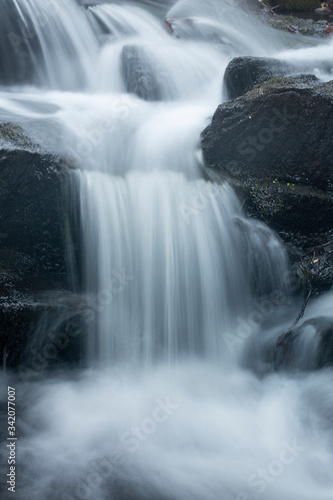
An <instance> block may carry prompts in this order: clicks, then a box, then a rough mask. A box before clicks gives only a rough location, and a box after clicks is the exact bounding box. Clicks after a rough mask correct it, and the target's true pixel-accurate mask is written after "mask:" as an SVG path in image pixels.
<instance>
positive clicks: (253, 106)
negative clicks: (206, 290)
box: [202, 76, 333, 236]
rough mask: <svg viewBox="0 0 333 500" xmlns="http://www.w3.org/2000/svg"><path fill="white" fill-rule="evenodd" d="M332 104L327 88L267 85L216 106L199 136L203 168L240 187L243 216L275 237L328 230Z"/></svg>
mask: <svg viewBox="0 0 333 500" xmlns="http://www.w3.org/2000/svg"><path fill="white" fill-rule="evenodd" d="M332 99H333V85H332V82H328V83H322V82H319V81H317V80H316V79H315V78H314V77H309V76H300V77H293V78H282V79H271V80H268V81H267V82H266V83H263V84H262V85H258V86H256V87H255V88H254V89H253V90H252V91H250V92H248V93H247V94H246V95H245V96H243V97H240V98H238V99H235V100H233V101H229V102H227V103H225V104H222V105H221V106H219V108H218V109H217V110H216V113H215V115H214V117H213V120H212V123H211V124H210V125H209V126H208V127H207V128H206V130H205V131H204V132H203V134H202V147H203V153H204V158H205V161H206V164H207V166H209V167H210V168H213V169H216V170H217V171H219V172H221V173H223V174H224V175H225V176H227V178H232V179H234V180H235V181H236V183H238V185H240V186H242V187H243V188H244V193H245V194H244V197H245V198H246V199H247V203H248V205H249V209H250V212H252V213H253V214H254V215H255V216H257V217H259V218H261V219H263V220H265V221H266V222H268V223H269V224H270V225H271V226H272V227H273V228H275V229H276V230H278V231H281V232H287V233H288V232H289V233H293V234H294V235H303V236H310V235H311V234H312V235H313V234H317V233H328V232H329V231H330V230H331V229H332V221H333V197H332V189H333V169H332V165H333V149H332V145H331V141H330V139H329V136H330V129H331V127H332V116H333V115H332V113H331V109H332ZM281 145H283V147H281Z"/></svg>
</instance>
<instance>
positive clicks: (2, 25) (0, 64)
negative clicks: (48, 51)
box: [0, 2, 41, 85]
mask: <svg viewBox="0 0 333 500" xmlns="http://www.w3.org/2000/svg"><path fill="white" fill-rule="evenodd" d="M21 7H22V6H21ZM27 19H28V21H27V23H26V24H25V23H24V22H23V21H22V12H21V11H20V7H19V6H18V5H17V4H16V2H11V3H10V4H9V3H8V2H2V5H0V83H1V84H3V85H9V84H15V83H27V82H29V83H32V82H33V81H34V76H33V73H34V71H33V66H34V64H33V54H35V57H36V59H37V60H38V59H39V57H38V55H40V54H41V47H40V45H39V42H38V37H37V36H36V33H35V31H34V29H33V26H32V25H31V24H30V22H29V18H27Z"/></svg>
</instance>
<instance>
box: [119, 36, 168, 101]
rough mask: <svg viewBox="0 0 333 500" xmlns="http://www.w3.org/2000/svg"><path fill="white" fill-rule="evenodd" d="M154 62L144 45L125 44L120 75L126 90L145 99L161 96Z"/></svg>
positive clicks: (155, 99)
mask: <svg viewBox="0 0 333 500" xmlns="http://www.w3.org/2000/svg"><path fill="white" fill-rule="evenodd" d="M155 70H156V64H154V62H153V61H152V60H151V59H150V58H149V56H148V54H147V52H146V50H145V49H144V47H140V46H137V45H125V46H124V47H123V50H122V53H121V75H122V79H123V82H124V85H125V88H126V91H127V92H130V93H133V94H136V95H137V96H138V97H140V98H141V99H144V100H145V101H158V100H160V99H161V98H162V93H161V82H160V81H159V76H158V72H156V71H155Z"/></svg>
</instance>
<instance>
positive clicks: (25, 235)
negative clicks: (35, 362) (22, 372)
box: [0, 124, 70, 366]
mask: <svg viewBox="0 0 333 500" xmlns="http://www.w3.org/2000/svg"><path fill="white" fill-rule="evenodd" d="M69 172H70V171H69V169H68V167H67V166H66V165H65V164H64V163H63V162H62V161H61V160H60V158H58V157H56V156H55V155H51V154H49V153H47V152H45V151H43V150H42V149H41V148H40V147H39V146H38V145H36V144H34V143H33V142H32V141H31V140H29V138H28V137H27V136H26V135H25V133H24V132H23V130H22V129H20V128H19V127H17V126H14V125H12V124H1V125H0V357H1V359H4V358H7V364H8V365H9V366H13V365H15V363H16V362H17V360H18V359H19V354H22V351H23V350H24V348H25V345H26V343H27V341H28V338H29V334H30V333H31V326H32V324H36V321H37V320H38V317H39V314H40V313H41V311H42V310H44V309H45V307H46V306H45V307H44V305H43V303H42V302H41V301H39V300H36V297H37V296H38V295H40V294H41V293H42V292H44V291H46V290H51V289H58V290H59V289H66V288H68V287H69V280H68V273H67V260H66V259H67V251H66V241H67V239H68V232H69V215H68V211H67V206H66V199H65V191H66V184H67V182H68V181H69V178H70V175H69ZM47 307H49V305H47Z"/></svg>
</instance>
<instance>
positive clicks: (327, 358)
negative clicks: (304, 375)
mask: <svg viewBox="0 0 333 500" xmlns="http://www.w3.org/2000/svg"><path fill="white" fill-rule="evenodd" d="M273 349H274V346H273ZM274 364H275V367H276V368H282V367H283V368H288V369H293V370H295V369H296V370H313V369H320V368H325V367H327V366H332V365H333V323H332V320H330V319H329V318H326V317H315V318H311V319H309V320H307V321H304V322H303V323H302V324H301V325H300V326H295V327H294V328H293V329H292V330H291V333H290V334H289V335H288V338H283V334H282V336H281V337H280V339H279V342H278V345H275V352H274Z"/></svg>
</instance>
